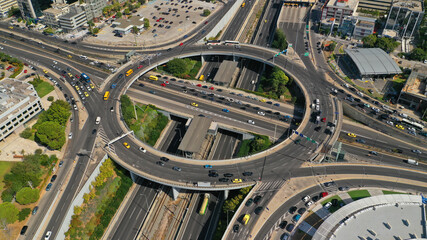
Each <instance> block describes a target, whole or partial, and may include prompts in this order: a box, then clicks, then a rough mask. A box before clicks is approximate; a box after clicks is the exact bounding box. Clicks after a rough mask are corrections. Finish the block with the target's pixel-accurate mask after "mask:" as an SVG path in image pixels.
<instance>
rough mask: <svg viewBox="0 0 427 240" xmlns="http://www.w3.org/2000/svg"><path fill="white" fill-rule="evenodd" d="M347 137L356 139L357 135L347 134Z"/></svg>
mask: <svg viewBox="0 0 427 240" xmlns="http://www.w3.org/2000/svg"><path fill="white" fill-rule="evenodd" d="M347 136H349V137H353V138H355V137H356V134H354V133H347Z"/></svg>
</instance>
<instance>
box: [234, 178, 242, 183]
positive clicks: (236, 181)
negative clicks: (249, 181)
mask: <svg viewBox="0 0 427 240" xmlns="http://www.w3.org/2000/svg"><path fill="white" fill-rule="evenodd" d="M241 182H242V179H240V178H236V179H233V183H241Z"/></svg>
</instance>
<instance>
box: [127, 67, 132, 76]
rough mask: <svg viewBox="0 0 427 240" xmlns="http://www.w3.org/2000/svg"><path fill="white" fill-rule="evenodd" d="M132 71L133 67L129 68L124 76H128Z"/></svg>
mask: <svg viewBox="0 0 427 240" xmlns="http://www.w3.org/2000/svg"><path fill="white" fill-rule="evenodd" d="M132 73H133V69H129V70H128V71H127V72H126V77H129V76H130V75H131V74H132Z"/></svg>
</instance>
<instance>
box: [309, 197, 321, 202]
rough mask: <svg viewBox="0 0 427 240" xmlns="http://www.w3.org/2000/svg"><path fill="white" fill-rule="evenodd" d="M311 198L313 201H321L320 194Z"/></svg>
mask: <svg viewBox="0 0 427 240" xmlns="http://www.w3.org/2000/svg"><path fill="white" fill-rule="evenodd" d="M311 200H312V201H313V202H317V201H319V196H313V197H312V198H311Z"/></svg>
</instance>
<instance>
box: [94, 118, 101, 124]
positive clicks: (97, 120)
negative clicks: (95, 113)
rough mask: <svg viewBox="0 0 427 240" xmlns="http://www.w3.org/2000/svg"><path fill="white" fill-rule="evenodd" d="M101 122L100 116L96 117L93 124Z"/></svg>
mask: <svg viewBox="0 0 427 240" xmlns="http://www.w3.org/2000/svg"><path fill="white" fill-rule="evenodd" d="M100 122H101V117H96V120H95V124H96V125H98V124H99V123H100Z"/></svg>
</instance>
